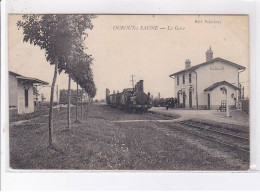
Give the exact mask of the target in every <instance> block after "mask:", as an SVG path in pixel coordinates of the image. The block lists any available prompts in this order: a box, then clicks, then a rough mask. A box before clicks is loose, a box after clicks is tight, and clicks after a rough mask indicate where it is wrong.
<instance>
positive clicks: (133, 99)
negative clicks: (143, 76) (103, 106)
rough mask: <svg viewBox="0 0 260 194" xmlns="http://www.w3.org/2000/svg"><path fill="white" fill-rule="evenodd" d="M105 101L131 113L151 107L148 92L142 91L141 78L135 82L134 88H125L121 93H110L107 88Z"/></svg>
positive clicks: (144, 110)
mask: <svg viewBox="0 0 260 194" xmlns="http://www.w3.org/2000/svg"><path fill="white" fill-rule="evenodd" d="M106 102H107V104H108V105H110V106H111V107H118V108H120V109H122V110H127V111H132V112H133V113H136V112H146V111H147V110H148V109H150V108H151V107H152V102H151V97H150V93H149V92H148V94H145V93H144V87H143V80H140V81H139V82H137V83H136V85H135V87H134V88H126V89H124V90H123V92H121V93H119V92H117V93H115V92H114V93H113V94H110V91H109V89H108V88H107V89H106Z"/></svg>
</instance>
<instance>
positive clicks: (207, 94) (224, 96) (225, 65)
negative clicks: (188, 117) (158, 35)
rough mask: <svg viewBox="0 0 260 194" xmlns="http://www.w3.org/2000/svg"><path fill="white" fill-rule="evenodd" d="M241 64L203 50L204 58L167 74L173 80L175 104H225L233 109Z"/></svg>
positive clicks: (188, 106)
mask: <svg viewBox="0 0 260 194" xmlns="http://www.w3.org/2000/svg"><path fill="white" fill-rule="evenodd" d="M244 70H245V67H243V66H241V65H238V64H236V63H233V62H231V61H228V60H226V59H222V58H219V57H217V58H213V51H212V50H211V48H209V49H208V50H207V52H206V61H205V62H203V63H201V64H197V65H194V66H191V61H190V60H189V59H187V60H186V61H185V69H183V70H181V71H178V72H176V73H173V74H171V75H170V77H171V78H173V79H174V87H175V97H176V98H177V99H178V105H179V107H182V108H186V109H216V110H217V109H219V108H220V107H222V106H225V105H226V104H228V105H229V108H234V107H236V105H237V104H238V102H239V99H240V87H241V86H240V83H239V74H240V73H241V72H243V71H244Z"/></svg>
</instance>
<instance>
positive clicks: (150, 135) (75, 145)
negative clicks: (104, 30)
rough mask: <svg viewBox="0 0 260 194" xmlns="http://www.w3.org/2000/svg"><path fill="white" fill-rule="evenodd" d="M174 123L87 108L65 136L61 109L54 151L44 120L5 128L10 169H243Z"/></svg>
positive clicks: (238, 158) (244, 158)
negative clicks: (7, 134)
mask: <svg viewBox="0 0 260 194" xmlns="http://www.w3.org/2000/svg"><path fill="white" fill-rule="evenodd" d="M178 119H180V115H178V114H171V115H165V114H164V113H147V114H137V115H135V114H129V113H125V112H122V111H120V110H118V109H115V108H111V107H109V106H106V105H93V106H89V107H88V108H85V109H84V118H83V119H82V123H73V124H72V129H71V130H68V129H67V128H66V123H67V121H66V109H65V108H61V111H60V112H59V114H57V113H56V114H55V117H54V121H55V122H54V132H53V135H54V145H55V149H53V148H52V149H51V148H48V117H39V118H37V119H33V120H28V121H26V122H23V123H22V124H20V125H10V166H11V167H12V168H14V169H84V170H247V169H248V166H249V162H248V161H249V156H248V155H245V154H244V153H240V152H236V151H234V150H232V149H230V148H226V147H223V146H221V145H218V144H216V143H212V142H209V141H207V140H203V139H199V138H197V137H194V136H192V135H190V134H187V133H185V132H184V131H181V130H178V127H176V124H175V122H174V120H178ZM74 120H75V107H73V108H72V121H74ZM162 120H165V121H169V122H160V121H162ZM115 121H116V122H115ZM117 121H120V122H117Z"/></svg>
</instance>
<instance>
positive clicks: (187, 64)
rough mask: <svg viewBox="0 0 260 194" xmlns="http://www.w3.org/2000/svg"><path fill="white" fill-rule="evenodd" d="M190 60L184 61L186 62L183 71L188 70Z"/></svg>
mask: <svg viewBox="0 0 260 194" xmlns="http://www.w3.org/2000/svg"><path fill="white" fill-rule="evenodd" d="M190 63H191V62H190V60H189V59H186V61H185V69H188V68H190Z"/></svg>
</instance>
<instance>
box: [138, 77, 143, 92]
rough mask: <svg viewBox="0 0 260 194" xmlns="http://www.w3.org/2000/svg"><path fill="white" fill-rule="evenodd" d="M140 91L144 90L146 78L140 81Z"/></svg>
mask: <svg viewBox="0 0 260 194" xmlns="http://www.w3.org/2000/svg"><path fill="white" fill-rule="evenodd" d="M139 92H140V93H143V92H144V80H140V81H139Z"/></svg>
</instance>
